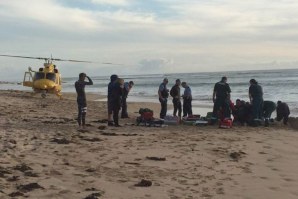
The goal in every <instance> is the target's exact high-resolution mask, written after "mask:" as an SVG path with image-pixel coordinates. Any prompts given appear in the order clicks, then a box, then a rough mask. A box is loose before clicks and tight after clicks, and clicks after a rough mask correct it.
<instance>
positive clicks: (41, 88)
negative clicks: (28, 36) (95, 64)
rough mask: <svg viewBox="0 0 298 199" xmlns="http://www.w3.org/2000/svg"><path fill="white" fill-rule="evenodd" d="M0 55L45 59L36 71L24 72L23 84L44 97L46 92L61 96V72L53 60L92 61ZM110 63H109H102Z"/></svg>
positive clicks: (30, 69) (29, 69)
mask: <svg viewBox="0 0 298 199" xmlns="http://www.w3.org/2000/svg"><path fill="white" fill-rule="evenodd" d="M0 56H2V57H15V58H27V59H41V60H45V63H44V64H43V66H44V67H42V68H39V70H38V71H34V70H32V68H31V67H29V68H28V71H27V72H25V74H24V79H23V86H27V87H31V88H32V89H33V91H34V92H35V93H41V97H42V98H45V97H46V96H47V94H48V93H49V94H55V95H57V96H58V97H59V98H60V99H61V98H62V94H61V90H62V80H61V74H60V73H59V71H58V69H57V68H56V65H55V64H53V61H69V62H85V63H92V62H90V61H80V60H71V59H70V60H64V59H54V58H52V57H51V58H44V57H27V56H16V55H0ZM103 64H111V63H103Z"/></svg>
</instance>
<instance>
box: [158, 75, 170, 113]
mask: <svg viewBox="0 0 298 199" xmlns="http://www.w3.org/2000/svg"><path fill="white" fill-rule="evenodd" d="M168 82H169V81H168V79H167V78H164V80H163V82H162V83H161V84H160V85H159V89H158V98H159V102H160V105H161V110H160V118H161V119H164V118H165V116H166V114H167V102H168V97H169V89H168V88H167V84H168Z"/></svg>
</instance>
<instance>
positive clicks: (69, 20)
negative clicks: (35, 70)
mask: <svg viewBox="0 0 298 199" xmlns="http://www.w3.org/2000/svg"><path fill="white" fill-rule="evenodd" d="M74 2H75V3H74ZM29 5H30V6H29ZM297 10H298V2H297V1H293V0H270V1H269V0H263V1H259V0H251V1H239V0H210V1H203V0H187V1H185V0H154V1H135V0H86V1H84V0H61V1H60V0H59V1H58V0H10V1H0V25H1V27H2V29H1V32H0V42H1V47H0V54H1V53H2V54H6V53H10V54H17V55H18V54H20V55H28V56H49V55H50V54H51V53H52V54H53V56H54V57H57V58H65V59H82V60H91V61H98V62H116V63H122V64H124V65H125V66H129V67H124V68H121V71H123V72H125V73H135V72H138V73H156V72H161V73H164V72H165V73H166V72H196V71H210V70H213V71H216V70H219V69H220V70H223V69H224V70H225V69H227V70H228V69H229V68H230V69H231V68H233V67H234V66H235V65H237V64H238V63H241V64H243V65H246V66H247V67H248V69H253V68H254V65H255V68H259V67H260V66H262V64H258V63H272V61H274V60H276V61H277V62H278V63H283V62H295V61H297V54H298V49H297V44H298V38H297V34H298V14H297ZM162 57H165V58H166V59H164V58H162ZM0 60H1V61H0V69H3V66H5V65H7V64H11V65H13V63H14V62H17V61H14V60H13V59H5V60H3V59H2V58H1V59H0ZM140 60H141V61H140ZM252 61H253V62H252ZM61 65H64V63H63V64H62V63H61ZM70 66H73V67H74V68H76V69H74V70H72V71H70V72H69V73H67V75H68V76H71V75H72V74H75V76H76V75H77V74H76V73H77V71H80V70H81V69H82V70H83V69H84V70H90V71H97V70H98V71H100V70H101V69H102V70H101V71H100V72H102V73H109V71H111V72H114V71H115V70H118V69H115V67H104V66H102V65H99V66H88V65H84V64H80V65H78V66H77V65H72V64H70ZM291 66H293V67H295V66H294V65H291ZM80 67H81V68H80ZM90 67H91V68H90ZM278 67H282V65H278ZM296 67H297V66H296ZM233 69H234V68H233ZM4 72H5V71H4ZM72 72H73V73H72ZM100 72H99V73H100Z"/></svg>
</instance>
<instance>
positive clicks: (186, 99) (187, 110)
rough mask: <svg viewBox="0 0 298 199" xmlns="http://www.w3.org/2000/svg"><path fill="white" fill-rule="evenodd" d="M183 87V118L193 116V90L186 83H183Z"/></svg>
mask: <svg viewBox="0 0 298 199" xmlns="http://www.w3.org/2000/svg"><path fill="white" fill-rule="evenodd" d="M182 87H183V88H184V94H183V95H182V98H183V117H186V116H190V115H192V105H191V101H192V94H191V89H190V87H189V86H188V85H187V83H186V82H182Z"/></svg>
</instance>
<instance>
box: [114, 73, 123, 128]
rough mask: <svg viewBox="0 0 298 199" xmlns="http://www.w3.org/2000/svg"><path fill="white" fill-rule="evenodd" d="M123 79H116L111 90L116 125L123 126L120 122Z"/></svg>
mask: <svg viewBox="0 0 298 199" xmlns="http://www.w3.org/2000/svg"><path fill="white" fill-rule="evenodd" d="M123 84H124V81H123V79H120V78H118V79H117V80H115V82H114V83H113V86H112V90H111V104H112V113H113V120H114V126H115V127H121V126H120V124H119V111H120V109H121V100H122V95H123Z"/></svg>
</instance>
